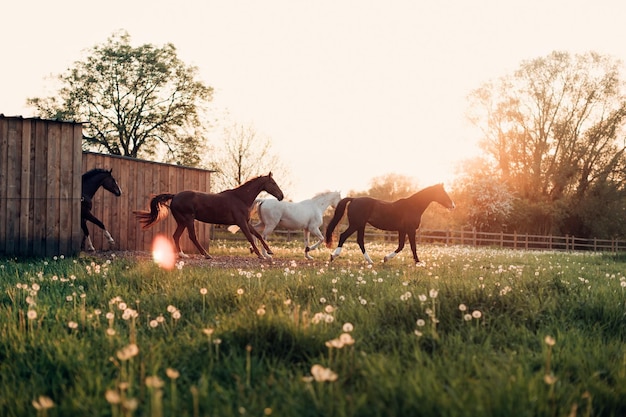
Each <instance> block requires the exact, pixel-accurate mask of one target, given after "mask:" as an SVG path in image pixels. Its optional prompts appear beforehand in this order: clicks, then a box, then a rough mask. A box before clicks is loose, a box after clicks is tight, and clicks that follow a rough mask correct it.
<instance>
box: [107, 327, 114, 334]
mask: <svg viewBox="0 0 626 417" xmlns="http://www.w3.org/2000/svg"><path fill="white" fill-rule="evenodd" d="M115 333H116V332H115V329H112V328H111V327H109V328H108V329H107V336H115Z"/></svg>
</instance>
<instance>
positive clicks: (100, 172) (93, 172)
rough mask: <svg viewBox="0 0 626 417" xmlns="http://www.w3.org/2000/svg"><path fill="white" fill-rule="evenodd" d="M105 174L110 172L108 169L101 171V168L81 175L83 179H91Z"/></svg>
mask: <svg viewBox="0 0 626 417" xmlns="http://www.w3.org/2000/svg"><path fill="white" fill-rule="evenodd" d="M105 172H106V173H110V172H111V171H109V170H108V169H103V168H94V169H91V170H89V171H87V172H85V173H84V174H83V178H91V177H93V176H94V175H97V174H102V173H105Z"/></svg>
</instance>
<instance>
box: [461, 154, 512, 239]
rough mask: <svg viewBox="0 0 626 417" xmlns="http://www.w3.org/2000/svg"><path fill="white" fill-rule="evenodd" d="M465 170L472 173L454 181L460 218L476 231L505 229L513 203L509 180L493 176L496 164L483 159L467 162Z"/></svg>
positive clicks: (499, 230)
mask: <svg viewBox="0 0 626 417" xmlns="http://www.w3.org/2000/svg"><path fill="white" fill-rule="evenodd" d="M464 169H465V170H466V171H468V172H470V173H471V174H469V175H464V176H461V177H460V178H459V179H458V180H457V183H456V184H455V191H456V192H455V194H456V203H457V207H458V208H457V210H458V211H461V212H462V214H461V215H460V216H459V215H457V217H462V218H463V219H464V220H465V222H466V224H465V225H466V226H469V227H471V228H473V229H476V230H481V231H484V232H501V231H503V230H506V225H507V220H508V218H509V216H510V214H511V211H512V209H513V202H514V196H513V194H512V193H511V191H510V190H509V189H508V187H507V185H506V183H504V182H502V181H500V180H499V179H498V178H497V176H495V175H493V167H492V166H491V164H490V163H489V162H488V161H485V160H484V159H483V158H476V159H474V160H471V161H466V163H465V165H464Z"/></svg>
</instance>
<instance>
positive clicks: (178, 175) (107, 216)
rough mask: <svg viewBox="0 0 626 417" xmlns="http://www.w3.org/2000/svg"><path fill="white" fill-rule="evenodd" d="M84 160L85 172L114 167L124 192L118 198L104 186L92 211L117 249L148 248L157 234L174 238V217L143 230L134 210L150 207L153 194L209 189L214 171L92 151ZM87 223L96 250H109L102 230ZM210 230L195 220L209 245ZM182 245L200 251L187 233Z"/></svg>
mask: <svg viewBox="0 0 626 417" xmlns="http://www.w3.org/2000/svg"><path fill="white" fill-rule="evenodd" d="M82 161H83V164H82V172H86V171H89V170H90V169H93V168H105V169H112V170H113V172H112V174H113V177H115V179H116V180H117V183H118V185H119V186H120V188H121V190H122V195H121V196H120V197H116V196H114V195H113V194H111V193H110V192H108V191H106V190H104V189H103V188H101V189H100V190H99V191H98V192H97V193H96V195H95V196H94V201H93V210H92V212H93V214H94V215H95V216H96V217H97V218H99V219H100V220H102V222H103V223H104V224H105V225H106V227H107V230H109V232H110V233H111V235H112V236H113V238H114V239H115V242H116V244H115V246H114V248H115V249H116V250H138V251H149V250H150V249H151V245H152V240H153V238H154V237H155V236H156V235H157V234H158V233H160V234H164V235H166V236H167V237H168V238H170V239H171V236H172V234H173V233H174V230H175V228H176V222H175V221H174V218H173V217H171V216H168V217H167V218H166V219H164V220H163V221H161V222H159V223H157V224H156V225H155V226H154V227H152V228H150V229H145V230H144V229H142V228H141V227H140V224H139V222H138V221H137V220H136V218H135V215H134V214H133V211H134V210H148V209H149V207H148V205H149V202H150V199H151V198H152V196H153V195H156V194H161V193H178V192H180V191H183V190H199V191H205V192H208V191H209V189H210V185H211V171H207V170H203V169H196V168H188V167H181V166H178V165H170V164H163V163H158V162H149V161H142V160H138V159H134V158H127V157H121V156H114V155H104V154H97V153H90V152H85V153H84V154H83V159H82ZM87 226H88V227H89V231H90V236H91V239H92V241H93V245H94V247H95V248H96V250H103V249H108V248H109V247H110V246H109V243H108V242H107V240H106V239H105V238H104V235H103V234H102V231H101V230H100V229H99V228H97V227H96V226H94V225H92V224H91V223H87ZM210 233H211V225H208V224H205V223H200V222H196V235H197V236H198V240H199V241H200V243H201V244H202V245H203V246H205V247H207V245H208V244H209V237H210ZM181 246H182V249H183V251H185V252H188V253H197V249H196V247H195V246H194V245H193V243H191V241H190V240H189V238H188V237H187V233H186V232H185V233H184V234H183V237H182V239H181Z"/></svg>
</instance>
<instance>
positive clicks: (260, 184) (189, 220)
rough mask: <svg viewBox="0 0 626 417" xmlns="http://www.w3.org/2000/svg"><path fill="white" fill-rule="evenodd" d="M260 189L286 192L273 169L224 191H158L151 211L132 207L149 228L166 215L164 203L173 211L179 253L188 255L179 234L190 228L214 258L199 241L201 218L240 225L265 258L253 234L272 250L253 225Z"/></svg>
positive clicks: (191, 234) (191, 236)
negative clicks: (197, 224) (162, 209)
mask: <svg viewBox="0 0 626 417" xmlns="http://www.w3.org/2000/svg"><path fill="white" fill-rule="evenodd" d="M261 191H266V192H268V193H270V194H271V195H273V196H274V197H276V198H277V199H278V200H282V199H283V192H282V191H281V189H280V188H279V187H278V184H276V182H275V181H274V178H272V173H271V172H270V173H269V174H268V175H264V176H260V177H257V178H254V179H251V180H249V181H248V182H246V183H244V184H242V185H240V186H239V187H237V188H234V189H232V190H226V191H222V192H221V193H216V194H213V193H202V192H198V191H181V192H180V193H178V194H168V193H165V194H159V195H157V196H155V197H153V198H152V200H150V211H143V210H141V211H133V213H135V216H137V218H138V219H139V222H140V223H142V227H143V228H144V229H147V228H149V227H151V226H153V225H154V224H156V223H157V222H159V221H160V220H162V219H163V218H165V217H166V216H167V214H168V212H165V213H162V212H160V209H161V207H165V208H168V206H167V204H166V203H167V202H168V201H170V200H171V202H170V204H169V211H171V212H172V216H174V219H175V220H176V225H177V227H176V231H174V244H175V245H176V251H177V252H178V256H180V257H183V258H187V257H188V256H187V255H186V254H185V253H183V251H182V250H181V249H180V242H179V241H180V236H181V235H182V234H183V231H184V230H185V229H187V233H188V234H189V239H191V241H192V242H193V244H194V245H196V248H198V250H199V251H200V253H201V254H202V255H204V257H205V258H207V259H211V256H210V255H209V254H208V252H207V251H206V250H205V249H204V248H203V247H202V245H200V242H198V239H197V238H196V230H195V227H194V221H195V220H198V221H201V222H203V223H212V224H225V225H233V224H235V225H237V226H239V228H240V229H241V230H242V232H243V233H244V234H245V235H246V238H247V239H248V241H249V242H250V244H251V245H252V249H253V251H254V253H256V255H257V256H258V257H259V258H261V259H263V255H261V253H260V252H259V249H258V248H257V247H256V245H255V244H254V239H253V237H252V235H254V236H256V237H257V238H258V239H259V240H260V241H261V244H262V245H263V247H264V248H265V250H266V251H267V252H268V253H270V254H271V250H270V249H269V247H268V246H267V243H265V241H264V240H263V239H262V238H261V235H260V234H259V232H257V231H256V230H255V229H254V228H253V227H252V226H250V208H251V207H252V204H253V203H254V200H255V199H256V197H257V196H258V195H259V193H260V192H261Z"/></svg>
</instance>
